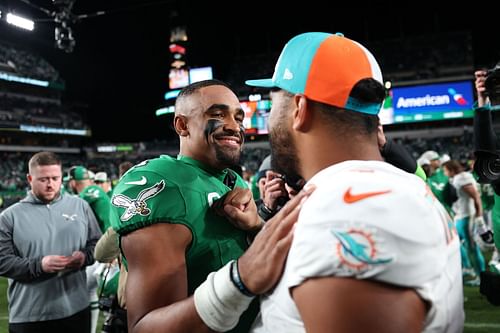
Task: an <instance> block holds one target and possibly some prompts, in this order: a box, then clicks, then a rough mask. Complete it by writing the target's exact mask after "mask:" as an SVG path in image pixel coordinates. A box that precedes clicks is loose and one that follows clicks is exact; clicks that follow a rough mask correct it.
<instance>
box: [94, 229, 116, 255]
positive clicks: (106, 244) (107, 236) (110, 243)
mask: <svg viewBox="0 0 500 333" xmlns="http://www.w3.org/2000/svg"><path fill="white" fill-rule="evenodd" d="M119 254H120V247H119V245H118V234H117V233H116V231H114V230H113V228H108V230H106V232H105V233H104V235H102V237H101V238H99V241H98V242H97V244H96V246H95V252H94V256H95V259H96V260H97V261H100V262H111V261H113V260H114V259H115V258H117V257H118V255H119Z"/></svg>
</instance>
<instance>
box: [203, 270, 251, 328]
mask: <svg viewBox="0 0 500 333" xmlns="http://www.w3.org/2000/svg"><path fill="white" fill-rule="evenodd" d="M231 263H232V261H231V262H229V263H228V264H227V265H225V266H224V267H222V268H221V269H219V270H218V271H217V272H212V273H210V274H209V275H208V277H207V279H206V280H205V282H203V283H202V284H201V285H200V286H199V287H198V288H196V290H195V291H194V305H195V307H196V311H197V312H198V314H199V315H200V318H201V319H202V320H203V322H204V323H205V324H206V325H207V326H208V327H210V328H211V329H212V330H214V331H217V332H226V331H229V330H230V329H232V328H234V327H235V326H236V325H237V324H238V321H239V319H240V316H241V314H242V313H243V312H245V310H246V309H247V308H248V306H249V305H250V303H251V302H252V300H253V297H249V296H245V295H243V294H242V293H241V292H240V291H239V290H238V288H236V286H235V285H234V283H233V282H232V281H231V278H230V267H231Z"/></svg>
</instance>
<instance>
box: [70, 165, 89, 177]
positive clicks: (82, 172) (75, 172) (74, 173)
mask: <svg viewBox="0 0 500 333" xmlns="http://www.w3.org/2000/svg"><path fill="white" fill-rule="evenodd" d="M68 177H69V180H71V179H74V180H86V179H92V177H91V173H90V171H89V170H87V168H85V167H83V166H81V165H77V166H73V167H71V168H70V169H69V171H68Z"/></svg>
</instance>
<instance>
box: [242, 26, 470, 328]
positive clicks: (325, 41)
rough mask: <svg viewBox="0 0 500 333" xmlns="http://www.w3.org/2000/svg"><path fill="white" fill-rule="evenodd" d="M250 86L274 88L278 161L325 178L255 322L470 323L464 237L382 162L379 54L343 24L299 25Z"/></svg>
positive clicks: (309, 176) (286, 169) (410, 180)
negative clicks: (307, 29) (336, 27)
mask: <svg viewBox="0 0 500 333" xmlns="http://www.w3.org/2000/svg"><path fill="white" fill-rule="evenodd" d="M247 84H248V85H251V86H258V87H265V88H271V89H273V90H272V92H271V97H272V101H273V105H272V109H271V113H270V116H269V131H270V142H271V151H272V155H273V158H272V161H273V166H272V167H273V169H275V170H276V171H277V172H280V173H282V174H286V175H301V176H303V177H304V178H305V179H306V180H307V182H308V183H307V185H306V186H308V185H315V186H316V189H315V191H314V192H313V193H312V194H311V196H310V197H309V198H308V199H307V200H306V201H305V202H304V205H303V207H302V210H301V212H300V215H299V221H298V222H297V224H296V225H295V232H294V239H293V241H292V246H291V249H290V252H289V254H288V258H287V261H286V264H285V269H284V273H283V276H282V278H281V280H280V282H279V283H278V285H277V286H276V287H275V288H274V290H273V292H272V293H271V294H266V295H265V296H264V297H263V298H262V301H261V316H260V317H259V320H258V321H257V322H256V323H255V325H254V329H253V332H305V331H307V332H421V331H424V332H430V331H433V332H460V331H462V329H463V322H464V313H463V299H462V283H461V282H462V280H461V270H460V252H459V241H458V237H457V236H456V231H455V230H454V228H453V223H452V221H451V220H450V218H449V216H448V214H446V212H445V210H444V208H443V207H442V205H441V204H440V203H439V202H438V201H437V200H435V198H434V196H432V194H431V193H430V192H429V191H428V189H427V186H426V184H425V183H424V182H422V180H421V179H420V178H418V177H416V176H414V175H411V174H409V173H406V172H403V171H402V170H400V169H397V168H395V167H393V166H391V165H389V164H388V163H386V162H383V158H382V156H381V154H380V150H379V147H378V143H377V125H378V116H377V114H378V112H379V110H380V107H381V103H382V101H383V100H384V97H385V90H384V88H383V85H382V75H381V71H380V68H379V66H378V64H377V62H376V60H375V58H374V57H373V55H372V54H371V53H370V52H369V51H368V50H367V49H366V48H364V47H363V46H362V45H360V44H359V43H357V42H355V41H353V40H350V39H348V38H345V37H344V36H343V35H340V34H337V35H333V34H327V33H316V32H315V33H305V34H300V35H298V36H295V37H294V38H292V39H291V40H290V41H289V42H288V43H287V44H286V46H285V48H284V49H283V51H282V53H281V55H280V58H279V60H278V63H277V65H276V68H275V72H274V75H273V78H272V79H264V80H251V81H247ZM240 273H241V274H242V275H244V276H246V275H247V274H249V273H248V271H247V269H246V267H245V266H242V267H241V268H240ZM243 282H245V283H246V281H245V279H243ZM248 289H250V290H253V289H252V286H250V285H248Z"/></svg>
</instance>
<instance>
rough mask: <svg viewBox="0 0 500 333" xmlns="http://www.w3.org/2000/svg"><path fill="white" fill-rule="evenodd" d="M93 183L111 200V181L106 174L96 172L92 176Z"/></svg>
mask: <svg viewBox="0 0 500 333" xmlns="http://www.w3.org/2000/svg"><path fill="white" fill-rule="evenodd" d="M94 183H95V184H96V185H97V186H99V187H100V188H102V190H103V191H104V192H105V193H106V194H107V195H108V197H109V198H110V199H111V196H112V195H113V191H112V189H111V181H110V180H109V178H108V174H107V173H106V172H104V171H100V172H97V173H96V174H95V176H94Z"/></svg>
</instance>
